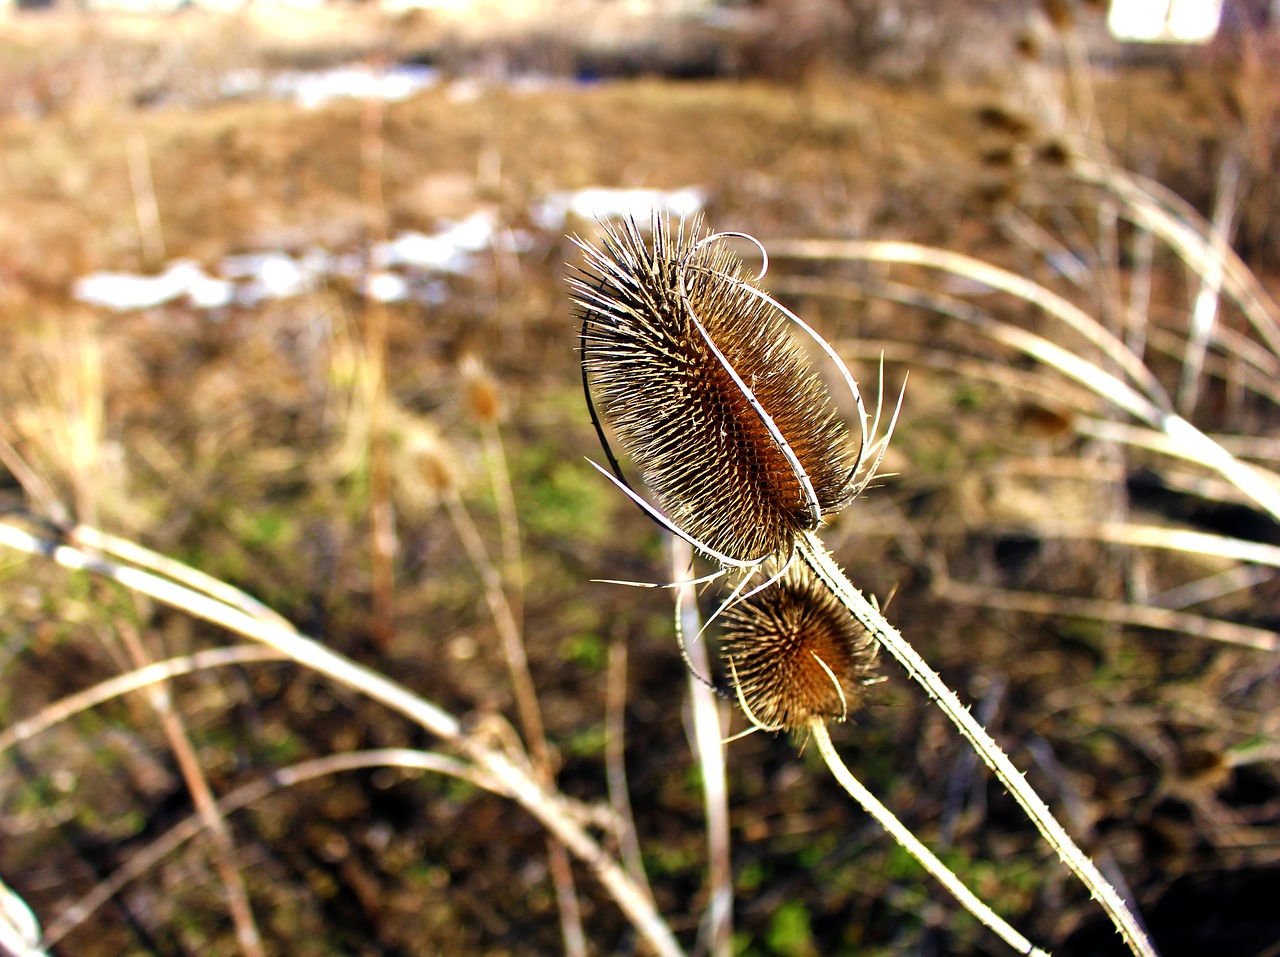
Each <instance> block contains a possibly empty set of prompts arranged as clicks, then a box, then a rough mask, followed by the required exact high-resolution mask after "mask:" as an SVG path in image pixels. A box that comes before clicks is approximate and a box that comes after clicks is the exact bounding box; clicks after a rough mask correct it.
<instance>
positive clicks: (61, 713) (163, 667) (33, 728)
mask: <svg viewBox="0 0 1280 957" xmlns="http://www.w3.org/2000/svg"><path fill="white" fill-rule="evenodd" d="M285 660H286V658H285V656H284V655H283V654H281V653H280V652H279V651H276V650H275V649H273V648H264V647H262V646H261V645H232V646H231V647H229V648H211V649H209V650H207V651H197V652H196V653H195V654H192V655H181V656H179V657H177V658H169V659H166V660H165V661H157V662H154V663H152V664H149V665H147V666H146V667H145V668H137V669H135V670H133V671H129V672H126V673H124V674H122V675H116V677H114V678H108V679H107V680H106V681H102V682H99V683H98V684H96V685H94V686H93V687H91V688H85V689H84V690H83V691H78V692H76V693H75V694H72V695H67V696H66V697H65V698H59V699H58V700H57V701H54V702H53V703H51V704H48V705H46V706H45V707H43V708H41V709H40V710H39V711H38V712H37V713H36V714H33V715H32V716H31V717H29V718H24V719H23V720H21V721H18V722H15V723H14V724H11V725H9V727H7V728H4V729H3V730H0V754H3V753H4V752H5V751H8V750H9V749H10V748H12V747H15V746H16V745H19V744H21V743H22V742H24V741H29V740H31V739H32V738H34V737H35V736H36V735H38V734H40V733H42V732H44V731H47V730H49V729H50V728H52V727H53V726H54V725H56V724H61V723H62V722H63V721H68V720H70V719H71V718H74V717H75V716H76V715H78V714H80V713H82V712H84V711H87V710H89V709H90V708H94V707H97V706H98V705H100V704H103V703H104V702H107V701H110V700H112V699H113V698H118V697H120V696H121V695H125V694H128V693H129V692H130V691H138V690H139V689H141V688H146V687H147V686H149V685H153V684H155V683H156V682H158V681H165V680H167V679H169V678H176V677H177V676H178V675H186V674H191V673H192V672H194V671H202V670H204V669H206V668H222V667H226V666H227V665H243V664H249V663H252V662H258V661H285Z"/></svg>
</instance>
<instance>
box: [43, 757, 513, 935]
mask: <svg viewBox="0 0 1280 957" xmlns="http://www.w3.org/2000/svg"><path fill="white" fill-rule="evenodd" d="M379 767H398V768H412V769H416V770H424V771H434V772H436V773H437V774H448V775H452V776H453V777H457V778H462V779H463V780H465V781H469V782H471V783H472V784H474V785H476V786H477V787H480V788H485V789H487V790H499V789H497V788H496V786H495V784H494V782H493V781H492V780H490V779H488V778H486V777H485V776H484V775H481V774H478V773H477V772H476V770H475V768H473V767H472V766H471V765H470V764H468V763H467V762H465V761H460V760H458V759H457V758H452V757H448V756H446V755H442V754H435V753H433V752H430V751H411V750H408V749H405V748H384V749H379V750H373V751H356V752H351V753H348V754H332V755H326V756H325V757H322V758H315V759H312V760H310V761H302V762H300V763H298V764H294V765H292V766H290V767H286V768H280V769H278V770H276V771H273V772H272V773H271V774H270V775H268V776H266V777H264V778H261V779H259V780H257V781H252V782H250V783H248V784H242V785H241V786H240V787H238V788H236V789H235V790H234V791H231V792H230V793H228V794H226V795H225V796H224V797H222V798H221V799H220V800H219V802H218V811H219V813H220V814H222V815H224V816H225V815H228V814H232V813H234V812H236V811H239V810H242V809H243V808H246V807H248V806H249V805H251V804H253V803H255V802H257V801H261V800H262V799H263V798H265V797H267V796H268V795H270V794H272V793H273V792H275V791H279V790H282V789H284V788H287V787H294V786H296V785H298V784H303V783H305V782H307V781H311V780H315V779H316V778H320V777H326V776H329V775H332V774H338V773H340V772H343V771H355V770H360V769H362V768H379ZM499 793H501V792H500V790H499ZM205 829H206V825H205V822H204V820H203V818H202V817H201V815H200V814H192V815H191V816H190V817H188V818H186V819H185V820H183V821H181V822H180V823H178V824H176V825H174V826H173V827H171V828H170V829H169V830H168V831H166V832H165V833H164V834H161V835H160V836H159V837H157V838H156V839H155V840H153V841H152V842H151V843H150V844H147V845H146V846H145V847H142V848H140V849H138V850H136V851H133V852H132V853H130V855H129V857H128V858H127V859H126V860H125V861H124V862H123V863H122V864H121V865H120V867H119V868H117V869H116V870H115V871H114V872H113V873H112V874H111V876H110V877H108V878H106V879H105V880H102V881H100V882H99V883H98V884H97V885H96V886H95V887H94V888H93V889H92V890H91V891H89V892H88V893H87V894H85V895H84V896H83V897H81V898H80V899H79V900H78V901H76V902H75V903H74V904H72V905H71V906H70V907H68V908H67V909H66V910H65V911H63V912H62V914H61V915H59V917H58V918H57V919H56V920H55V921H53V922H52V923H51V924H50V925H49V929H48V932H47V933H46V935H45V938H44V942H45V943H46V944H48V945H54V944H57V943H59V942H60V941H61V940H62V939H63V938H64V937H66V936H67V935H68V934H70V933H71V932H72V931H74V930H75V929H76V928H77V927H79V926H80V925H81V924H83V923H84V922H85V921H86V920H88V919H89V918H90V917H92V916H93V914H94V912H95V911H97V910H98V909H99V908H101V907H102V906H103V905H104V904H105V903H106V902H107V901H109V900H110V899H111V898H112V897H113V896H114V895H116V894H118V893H119V892H120V891H121V890H122V889H123V888H124V887H125V885H127V884H128V883H129V882H130V881H133V880H136V879H137V878H139V877H141V876H142V875H143V874H145V873H146V872H147V871H148V870H150V869H151V868H153V867H155V866H156V865H157V864H159V863H160V862H161V861H162V860H164V859H165V858H166V857H168V856H169V855H170V854H172V853H174V852H175V851H176V850H177V849H178V848H180V847H181V846H182V845H183V844H185V843H187V842H188V841H191V840H194V839H195V838H196V837H198V836H199V835H200V833H201V832H202V831H204V830H205Z"/></svg>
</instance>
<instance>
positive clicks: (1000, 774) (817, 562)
mask: <svg viewBox="0 0 1280 957" xmlns="http://www.w3.org/2000/svg"><path fill="white" fill-rule="evenodd" d="M797 553H798V554H799V556H800V558H801V560H802V561H804V562H805V563H806V564H807V565H808V566H809V567H810V568H811V569H812V570H813V572H814V574H816V575H817V576H818V577H819V578H820V579H821V580H822V582H823V583H824V584H825V585H826V586H827V587H828V588H829V589H830V590H831V593H832V594H833V595H834V596H835V597H836V598H837V599H838V600H839V601H840V603H841V604H843V605H844V606H845V608H847V609H848V610H849V613H850V614H852V615H853V616H854V617H855V618H857V619H858V621H860V622H861V623H862V624H863V626H864V627H866V628H867V630H868V631H870V632H871V634H872V636H873V637H875V639H876V640H877V641H878V642H879V643H880V645H881V646H882V647H883V648H885V649H886V650H887V651H888V652H889V653H890V654H892V655H893V656H894V657H895V658H896V659H897V660H898V662H899V663H900V664H901V665H902V666H903V667H904V668H905V669H906V670H907V674H908V675H909V676H910V677H911V678H912V680H914V681H915V682H916V683H917V684H919V685H920V686H921V687H922V688H923V689H924V690H925V692H926V693H927V694H928V695H929V697H930V698H932V699H933V700H934V701H936V702H937V703H938V706H939V707H940V708H941V709H942V711H943V713H944V714H945V715H946V716H947V718H948V719H949V720H950V721H951V723H952V724H954V725H955V726H956V728H957V730H959V732H960V734H961V735H962V736H963V737H964V739H965V740H966V741H968V742H969V744H970V745H971V746H972V747H973V749H974V751H975V752H976V753H977V754H978V756H979V757H981V758H982V760H983V762H984V763H985V764H986V765H987V767H989V768H990V769H991V771H992V773H994V774H995V776H996V778H997V779H998V780H999V781H1000V783H1001V784H1003V785H1004V786H1005V787H1006V788H1008V790H1009V793H1010V794H1012V795H1013V798H1014V800H1016V801H1017V802H1018V804H1019V805H1020V806H1021V807H1022V809H1023V810H1024V811H1026V813H1027V816H1028V817H1029V818H1031V821H1032V823H1033V824H1035V826H1036V828H1037V829H1038V830H1039V831H1040V834H1041V835H1042V836H1043V837H1044V839H1045V841H1046V842H1048V844H1049V846H1050V847H1052V848H1053V849H1054V851H1055V852H1056V853H1057V854H1058V856H1059V857H1060V858H1061V859H1062V861H1063V863H1065V864H1066V865H1067V866H1068V867H1069V868H1071V871H1072V872H1073V873H1074V874H1075V875H1076V876H1077V877H1078V878H1079V879H1080V881H1081V883H1083V884H1084V885H1085V887H1087V888H1088V889H1089V892H1090V893H1091V894H1092V895H1093V896H1094V897H1096V898H1097V899H1098V902H1099V903H1100V904H1101V905H1102V907H1103V909H1104V910H1105V911H1106V912H1107V915H1108V916H1109V917H1110V918H1111V921H1112V923H1113V924H1115V926H1116V929H1117V930H1119V932H1120V934H1121V936H1122V937H1123V938H1124V940H1125V943H1126V944H1127V945H1128V946H1129V949H1130V950H1131V951H1133V953H1134V954H1137V955H1139V957H1157V955H1156V951H1155V949H1154V948H1153V947H1152V945H1151V942H1150V941H1149V940H1148V939H1147V936H1146V934H1145V933H1144V932H1143V930H1142V928H1141V927H1140V926H1139V924H1138V921H1137V920H1136V918H1135V917H1134V915H1133V914H1132V913H1131V912H1130V910H1129V908H1128V906H1127V905H1126V904H1125V902H1124V901H1123V900H1121V898H1120V895H1119V894H1118V893H1117V892H1116V889H1115V888H1114V887H1112V886H1111V884H1110V883H1108V881H1107V880H1106V879H1105V878H1104V877H1103V876H1102V874H1101V873H1100V872H1099V871H1098V869H1097V867H1095V866H1094V864H1093V862H1092V861H1091V860H1089V858H1088V857H1087V856H1086V855H1085V853H1084V852H1083V851H1081V850H1080V848H1079V847H1077V846H1076V844H1075V842H1074V841H1073V840H1072V839H1071V837H1070V836H1069V835H1068V834H1067V832H1066V831H1065V830H1064V829H1063V827H1062V825H1061V824H1059V823H1058V821H1057V819H1056V818H1055V817H1054V816H1053V813H1052V812H1051V811H1050V810H1049V808H1048V806H1047V805H1046V804H1045V803H1044V801H1043V800H1042V799H1041V798H1040V796H1039V795H1038V794H1036V792H1035V791H1034V790H1032V788H1031V785H1030V784H1028V783H1027V780H1026V777H1025V776H1024V775H1023V773H1022V772H1021V771H1019V770H1018V769H1017V768H1016V767H1014V765H1013V762H1012V761H1010V760H1009V758H1008V756H1007V755H1006V754H1005V753H1004V751H1002V750H1001V748H1000V746H999V745H998V744H996V742H995V741H994V740H993V739H992V738H991V735H989V734H987V732H986V730H985V729H984V728H983V727H982V726H981V725H980V724H978V722H977V721H975V720H974V718H973V715H971V714H970V713H969V709H968V708H966V707H965V706H964V705H963V704H961V703H960V699H959V698H957V697H956V694H955V692H954V691H952V690H951V688H950V687H948V686H947V684H946V682H944V681H943V680H942V678H941V676H940V675H939V674H938V673H937V672H936V671H934V670H933V669H932V668H931V667H930V666H929V664H928V663H927V662H926V661H925V660H924V659H923V658H921V657H920V655H919V653H918V652H917V651H916V650H915V649H914V648H913V647H912V646H911V645H910V644H909V643H908V642H907V641H906V639H904V638H903V637H902V635H900V634H899V633H898V631H897V629H895V628H894V627H893V626H892V625H890V624H889V623H888V621H886V620H885V617H884V615H882V614H881V613H880V610H879V609H878V608H876V606H875V605H873V604H872V603H871V602H870V601H868V600H867V598H866V597H865V596H864V595H863V594H862V592H860V591H858V590H857V589H856V588H854V587H853V585H852V584H851V583H850V582H849V579H848V578H847V577H846V576H845V573H844V570H843V569H842V568H841V567H840V566H839V565H838V564H837V563H836V561H835V559H834V558H833V557H832V556H831V553H830V552H828V551H827V549H826V546H824V545H823V544H822V541H821V540H820V539H819V538H818V537H817V536H816V535H814V534H813V533H812V532H808V533H806V534H805V535H804V537H803V538H802V539H801V540H800V543H799V546H798V548H797Z"/></svg>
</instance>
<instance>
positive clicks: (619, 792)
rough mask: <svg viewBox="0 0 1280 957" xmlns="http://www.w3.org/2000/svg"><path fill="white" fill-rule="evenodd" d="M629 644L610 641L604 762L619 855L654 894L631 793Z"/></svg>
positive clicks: (621, 641) (629, 870) (632, 875)
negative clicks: (627, 755) (628, 770)
mask: <svg viewBox="0 0 1280 957" xmlns="http://www.w3.org/2000/svg"><path fill="white" fill-rule="evenodd" d="M626 706H627V643H626V642H625V641H624V640H622V639H621V638H615V639H614V640H613V641H612V642H610V644H609V665H608V678H607V687H606V689H605V719H604V721H605V732H604V761H605V775H606V781H607V784H608V788H609V803H610V804H611V805H612V806H613V829H614V831H615V832H616V833H617V835H618V854H619V856H620V857H621V858H622V864H623V866H624V867H626V869H627V873H628V874H630V875H631V879H632V880H633V881H635V882H636V884H637V885H638V886H640V887H641V888H643V889H644V891H645V893H646V894H649V895H650V896H652V893H653V892H652V889H651V888H650V886H649V878H648V875H646V874H645V869H644V856H643V855H642V854H641V852H640V838H639V836H638V835H637V833H636V820H635V815H634V814H632V813H631V795H630V789H629V788H628V786H627V762H626V721H625V715H626Z"/></svg>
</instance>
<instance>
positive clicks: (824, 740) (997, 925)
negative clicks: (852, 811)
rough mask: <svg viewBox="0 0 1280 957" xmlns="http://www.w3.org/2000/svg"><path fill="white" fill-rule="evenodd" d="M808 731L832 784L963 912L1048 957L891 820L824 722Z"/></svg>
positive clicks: (1019, 947)
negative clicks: (838, 748) (840, 751)
mask: <svg viewBox="0 0 1280 957" xmlns="http://www.w3.org/2000/svg"><path fill="white" fill-rule="evenodd" d="M809 731H810V733H811V734H812V735H813V740H814V742H815V743H816V744H817V746H818V751H819V753H820V754H821V755H822V758H823V760H824V761H826V762H827V767H828V768H829V769H830V771H831V774H832V775H833V776H834V777H835V779H836V781H837V782H838V783H839V784H840V786H841V787H842V788H844V789H845V791H846V792H847V793H848V794H849V796H850V797H851V798H853V799H854V800H855V801H857V802H858V804H860V805H861V806H862V809H863V810H864V811H866V812H867V813H868V814H870V815H871V816H872V817H873V818H875V820H876V823H877V824H879V825H880V826H881V827H882V828H884V829H885V830H886V831H887V832H888V833H889V836H890V837H892V838H893V839H894V840H895V841H897V842H898V844H899V845H901V846H902V848H903V850H905V851H906V852H907V853H908V854H910V855H911V856H912V857H914V858H915V859H916V860H917V861H919V862H920V865H921V866H922V867H923V868H924V869H925V870H927V871H928V872H929V873H930V874H932V875H933V876H934V877H935V878H937V879H938V882H939V883H940V884H942V886H943V887H945V888H946V889H947V890H948V891H949V892H950V893H951V895H952V896H953V897H955V899H956V900H958V901H959V902H960V903H961V904H963V905H964V907H965V909H966V910H967V911H968V912H969V913H970V914H972V915H973V916H974V917H976V918H978V920H980V921H982V923H983V924H985V925H986V926H987V927H989V928H990V929H991V930H992V931H994V932H995V934H996V935H997V936H998V937H999V938H1000V939H1001V940H1003V941H1004V942H1005V943H1006V944H1008V945H1009V946H1010V947H1012V948H1013V949H1014V950H1016V951H1017V952H1018V953H1020V954H1027V955H1031V957H1048V954H1047V953H1046V952H1045V951H1043V950H1041V949H1040V948H1039V947H1036V946H1034V945H1033V944H1032V943H1031V941H1029V940H1027V938H1025V937H1023V936H1022V934H1020V933H1018V932H1017V931H1016V930H1014V929H1013V928H1012V927H1010V926H1009V924H1008V923H1007V922H1006V921H1005V920H1004V918H1002V917H1001V916H1000V915H999V914H997V913H996V912H995V911H993V910H992V909H991V908H990V907H988V906H987V905H986V904H985V903H983V901H982V900H981V899H979V898H978V897H977V895H975V894H974V893H973V891H971V890H969V888H967V887H965V886H964V884H963V883H961V881H960V878H958V877H957V876H956V875H955V874H954V873H953V872H952V871H951V870H950V868H948V867H947V865H946V864H943V863H942V861H940V860H938V858H937V856H936V855H935V854H934V853H933V852H932V851H931V850H929V849H928V848H927V847H925V846H924V844H922V843H921V842H920V840H919V838H917V837H916V836H915V835H914V834H912V833H911V831H910V830H909V829H908V828H907V827H906V826H905V825H904V824H903V823H902V822H901V821H899V820H898V819H897V817H896V816H894V813H893V812H892V811H890V810H889V809H888V808H887V807H885V806H884V805H883V804H881V803H880V801H879V800H877V799H876V796H875V795H874V794H872V793H871V792H870V791H868V790H867V789H866V787H865V786H864V785H863V784H862V782H861V781H859V780H858V779H857V778H856V777H855V776H854V775H853V773H852V772H851V771H850V770H849V768H848V767H847V766H846V765H845V763H844V761H843V760H841V758H840V755H839V754H837V753H836V749H835V746H834V745H832V743H831V736H830V735H829V734H827V725H826V722H824V721H820V720H815V721H813V722H812V723H811V724H810V725H809Z"/></svg>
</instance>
